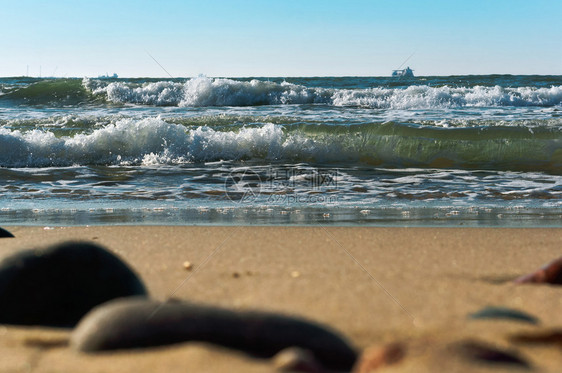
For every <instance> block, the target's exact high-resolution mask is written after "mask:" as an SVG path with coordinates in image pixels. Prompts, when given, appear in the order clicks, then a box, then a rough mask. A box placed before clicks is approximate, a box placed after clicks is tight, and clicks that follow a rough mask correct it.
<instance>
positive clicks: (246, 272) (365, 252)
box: [0, 226, 562, 373]
mask: <svg viewBox="0 0 562 373" xmlns="http://www.w3.org/2000/svg"><path fill="white" fill-rule="evenodd" d="M5 228H7V229H8V230H9V231H10V232H12V233H13V234H14V235H15V236H16V237H15V238H2V239H0V256H5V255H8V254H9V253H12V252H15V251H17V250H20V249H28V248H35V247H37V248H40V247H45V246H48V245H50V244H54V243H59V242H64V241H68V240H86V241H91V242H96V243H98V244H100V245H102V246H104V247H106V248H107V249H109V250H111V251H113V252H114V253H116V254H117V255H119V256H120V257H121V258H122V259H123V260H125V261H126V262H127V263H128V264H129V265H130V266H131V267H132V268H134V269H135V270H136V272H137V273H138V274H139V275H140V277H141V278H142V279H143V281H144V283H145V285H146V286H147V288H148V291H149V292H150V294H151V296H152V297H153V298H155V299H157V300H165V299H168V298H170V297H173V298H179V299H182V300H189V301H194V302H202V303H205V304H211V305H218V306H222V307H227V308H231V309H259V310H266V311H274V312H280V313H283V314H288V315H296V316H300V317H305V318H308V319H311V320H314V321H317V322H320V323H323V324H327V325H329V326H330V327H332V328H333V329H335V330H337V331H339V332H340V333H341V334H343V335H344V336H346V337H347V338H348V340H349V341H350V342H351V343H352V344H354V345H355V346H356V347H357V348H359V349H364V348H367V347H369V346H383V345H386V344H389V343H394V342H398V343H399V344H401V346H403V348H404V350H405V355H404V357H403V359H402V360H400V361H398V362H396V363H395V364H393V365H391V366H388V367H386V368H385V369H386V370H385V369H381V371H393V372H435V371H483V372H486V371H502V370H505V371H510V370H511V368H513V367H510V366H509V365H506V364H488V363H483V362H481V361H480V362H478V361H472V360H471V359H467V358H464V357H462V356H461V355H459V354H456V353H454V352H451V351H452V350H451V346H453V345H455V343H457V342H459V341H461V342H462V341H478V342H482V343H487V344H490V345H493V346H496V347H498V348H501V349H505V350H508V351H516V353H517V354H518V356H520V357H522V358H524V359H525V361H527V362H528V363H529V366H530V368H529V369H532V370H541V371H553V372H554V371H557V370H558V368H559V367H560V366H562V354H560V348H561V347H560V346H561V344H560V341H558V342H556V341H554V342H550V343H540V344H539V343H529V342H528V341H527V342H524V341H523V342H522V341H521V339H517V338H515V336H516V335H521V334H523V335H527V336H529V335H536V334H537V333H541V332H545V331H548V332H551V331H556V330H558V331H560V330H562V316H561V315H562V313H561V312H560V310H561V308H562V297H561V294H562V288H561V287H557V286H549V285H515V284H512V283H511V281H512V280H513V279H515V278H516V277H518V276H520V275H523V274H526V273H529V272H531V271H534V270H535V269H537V268H538V267H540V266H541V265H543V264H545V263H547V262H549V261H551V260H553V259H555V258H557V257H559V256H560V255H561V253H562V250H561V248H562V230H561V229H499V228H340V227H337V228H336V227H326V228H324V227H179V226H178V227H176V226H158V227H152V226H96V227H55V228H49V229H45V228H44V227H5ZM186 261H189V262H190V263H191V265H192V268H191V269H190V270H186V268H185V267H184V263H185V262H186ZM45 281H48V279H45ZM487 306H501V307H509V308H513V309H517V310H521V311H524V312H526V313H528V314H530V315H533V316H534V317H536V318H538V319H539V320H540V323H539V324H538V325H529V324H525V323H521V322H516V321H509V320H484V319H478V320H473V319H469V318H468V315H470V314H472V313H474V312H476V311H478V310H481V309H482V308H484V307H487ZM69 336H70V331H69V330H64V329H52V328H42V327H20V326H8V325H4V326H0V357H1V360H2V368H3V369H2V371H6V372H28V371H33V372H53V371H57V372H76V371H80V372H81V373H87V372H104V371H119V372H155V371H166V372H184V371H186V370H189V371H193V372H223V371H224V372H227V371H228V372H268V371H274V368H273V365H272V363H271V361H270V360H268V359H256V358H252V357H249V356H247V355H245V354H243V353H240V352H236V351H232V350H228V349H225V348H221V347H217V346H210V345H207V344H204V343H196V342H190V343H183V344H178V345H174V346H167V347H158V348H150V349H142V350H134V351H119V352H110V353H101V354H96V355H87V354H79V353H77V352H74V351H72V350H71V349H70V348H69V347H68V339H69Z"/></svg>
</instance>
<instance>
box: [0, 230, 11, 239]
mask: <svg viewBox="0 0 562 373" xmlns="http://www.w3.org/2000/svg"><path fill="white" fill-rule="evenodd" d="M7 237H14V235H13V234H11V233H10V232H8V231H7V230H5V229H4V228H0V238H7Z"/></svg>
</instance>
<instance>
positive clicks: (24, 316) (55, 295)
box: [0, 242, 147, 327]
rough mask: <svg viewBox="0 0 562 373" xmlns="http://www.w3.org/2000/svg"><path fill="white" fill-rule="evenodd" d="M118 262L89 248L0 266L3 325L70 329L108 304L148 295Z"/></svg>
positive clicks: (33, 254)
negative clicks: (104, 303)
mask: <svg viewBox="0 0 562 373" xmlns="http://www.w3.org/2000/svg"><path fill="white" fill-rule="evenodd" d="M146 294H147V292H146V289H145V287H144V285H143V283H142V282H141V280H140V279H139V278H138V277H137V276H136V274H135V273H134V272H133V271H132V270H131V269H130V268H129V267H128V266H127V265H126V264H125V263H124V262H123V261H121V260H120V259H119V258H118V257H117V256H115V255H114V254H112V253H110V252H109V251H107V250H105V249H103V248H101V247H100V246H97V245H94V244H90V243H80V242H70V243H64V244H61V245H57V246H53V247H50V248H47V249H44V250H25V251H21V252H18V253H16V254H14V255H11V256H9V257H7V258H5V259H3V260H2V261H1V262H0V305H1V306H0V323H3V324H19V325H46V326H61V327H71V326H74V325H76V324H77V323H78V321H79V320H80V319H81V318H82V316H84V315H85V314H86V313H87V312H88V311H89V310H90V309H92V308H93V307H95V306H97V305H98V304H100V303H103V302H106V301H108V300H111V299H114V298H118V297H127V296H133V295H146Z"/></svg>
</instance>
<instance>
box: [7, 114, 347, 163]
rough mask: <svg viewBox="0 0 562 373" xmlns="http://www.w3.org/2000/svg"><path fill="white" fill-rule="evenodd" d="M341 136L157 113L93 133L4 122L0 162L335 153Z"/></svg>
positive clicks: (171, 160)
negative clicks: (171, 118)
mask: <svg viewBox="0 0 562 373" xmlns="http://www.w3.org/2000/svg"><path fill="white" fill-rule="evenodd" d="M331 146H337V139H333V140H332V141H331V144H330V143H328V144H323V145H321V146H318V144H317V143H316V142H315V141H313V140H312V139H307V138H305V137H303V136H300V135H298V134H293V135H287V134H285V133H284V131H283V128H282V127H281V126H279V125H274V124H265V125H263V126H262V127H253V128H241V129H239V130H237V131H228V132H222V131H215V130H213V129H212V128H209V127H206V126H202V127H197V128H195V129H193V130H191V131H189V130H187V129H186V128H185V127H184V126H182V125H178V124H172V123H167V122H165V121H163V120H162V119H159V118H146V119H142V120H133V119H123V120H120V121H118V122H117V123H114V124H109V125H106V126H105V127H103V128H100V129H97V130H94V131H93V132H92V133H89V134H76V135H74V136H72V137H59V138H57V137H56V136H55V135H54V134H53V133H52V132H49V131H43V130H33V131H29V132H21V131H19V130H9V129H7V128H0V166H3V167H48V166H71V165H75V164H76V165H88V164H145V165H150V164H178V163H186V162H202V161H217V160H241V159H252V158H257V159H269V160H275V159H282V158H290V159H296V158H298V157H306V156H311V155H313V156H322V155H329V154H337V153H334V152H333V150H335V149H333V148H332V147H331Z"/></svg>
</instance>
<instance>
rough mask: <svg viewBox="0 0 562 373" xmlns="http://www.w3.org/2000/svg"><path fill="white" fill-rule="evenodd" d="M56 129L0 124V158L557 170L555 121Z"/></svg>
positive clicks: (127, 124) (53, 162)
mask: <svg viewBox="0 0 562 373" xmlns="http://www.w3.org/2000/svg"><path fill="white" fill-rule="evenodd" d="M96 127H97V126H95V127H94V128H95V129H93V130H92V129H88V130H82V131H79V132H78V133H74V134H72V135H69V136H66V135H60V134H56V133H55V132H56V131H57V130H58V129H57V128H54V129H51V128H49V127H46V128H45V129H43V130H39V129H33V130H30V131H22V130H20V129H9V128H6V127H0V166H2V167H48V166H71V165H127V164H130V165H133V164H135V165H139V164H144V165H151V164H183V163H192V162H209V161H220V160H227V161H246V160H252V161H259V162H266V163H267V162H271V161H283V162H312V163H334V162H335V163H341V164H346V165H354V164H372V165H377V166H392V167H410V166H416V167H438V168H442V167H457V168H461V169H464V168H467V169H474V168H484V169H498V170H502V169H515V170H518V169H519V170H529V171H534V170H542V171H548V172H553V173H560V172H562V167H561V165H562V151H561V150H560V149H561V144H562V133H561V132H560V129H558V128H550V127H546V128H544V127H537V128H535V129H533V130H532V131H529V129H527V128H525V127H522V128H518V127H501V126H498V127H489V128H479V127H475V128H438V127H427V126H425V127H416V126H411V125H403V124H400V123H393V122H388V123H373V124H363V125H354V126H331V125H310V124H309V125H292V126H283V125H278V124H273V123H262V124H255V125H251V126H246V125H233V126H229V127H224V128H217V129H215V128H212V127H209V126H184V125H182V124H177V123H170V122H167V121H165V120H164V119H162V118H159V117H153V118H143V119H133V118H126V119H120V120H117V121H116V122H114V123H109V124H106V125H102V126H101V127H99V128H96Z"/></svg>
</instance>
